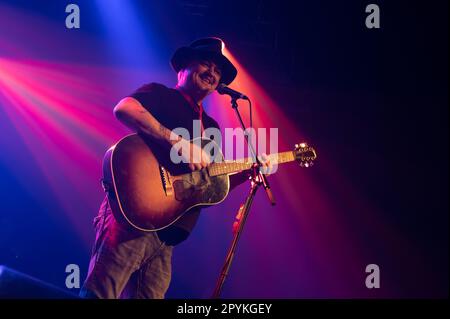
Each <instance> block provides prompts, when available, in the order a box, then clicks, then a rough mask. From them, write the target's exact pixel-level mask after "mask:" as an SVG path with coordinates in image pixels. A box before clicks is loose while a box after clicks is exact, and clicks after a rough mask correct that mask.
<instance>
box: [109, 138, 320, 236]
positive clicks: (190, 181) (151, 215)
mask: <svg viewBox="0 0 450 319" xmlns="http://www.w3.org/2000/svg"><path fill="white" fill-rule="evenodd" d="M191 142H193V143H194V142H196V143H199V142H200V143H199V144H201V146H202V148H203V149H204V150H206V149H208V152H209V153H210V154H211V156H212V158H214V161H213V162H212V163H211V164H210V165H209V166H208V167H206V168H203V169H201V170H197V171H191V170H190V169H189V167H188V165H187V164H184V163H180V164H175V163H174V162H173V161H172V160H171V158H170V155H169V154H170V149H168V148H166V147H163V146H161V145H159V144H157V143H156V142H151V141H148V140H147V139H144V138H143V137H141V136H140V135H139V134H131V135H128V136H125V137H124V138H122V139H121V140H120V141H118V142H117V143H116V144H115V145H113V146H112V147H111V148H110V149H109V150H108V151H107V152H106V154H105V157H104V159H103V186H104V188H105V191H107V193H108V198H109V202H110V205H111V209H112V212H113V215H114V217H115V218H116V219H117V220H118V221H121V222H125V223H127V224H129V225H130V226H132V227H133V228H135V229H138V230H141V231H146V232H148V231H158V230H161V229H163V228H166V227H168V226H170V225H171V224H173V223H175V222H176V221H177V220H178V219H179V218H180V217H181V216H183V214H184V213H186V212H187V211H189V209H191V208H193V207H195V206H211V205H216V204H219V203H220V202H222V201H223V200H224V199H225V198H226V197H227V195H228V192H229V189H230V178H229V175H231V174H234V173H238V172H241V171H244V170H248V169H250V168H251V167H252V165H254V162H253V161H252V160H251V158H247V159H244V160H240V161H224V160H223V155H222V152H221V151H220V148H219V147H218V146H217V144H215V142H214V141H212V140H210V139H206V138H201V139H200V141H198V139H197V141H196V140H195V139H194V140H192V141H191ZM211 145H213V146H217V147H211ZM316 157H317V155H316V152H315V150H314V149H313V148H312V147H310V146H308V145H307V144H306V143H301V144H296V145H295V148H294V150H293V151H288V152H282V153H277V154H270V155H268V158H269V159H270V162H271V163H274V164H275V163H277V164H282V163H288V162H292V161H297V162H299V163H300V166H302V167H309V166H311V165H312V163H313V161H314V160H315V159H316Z"/></svg>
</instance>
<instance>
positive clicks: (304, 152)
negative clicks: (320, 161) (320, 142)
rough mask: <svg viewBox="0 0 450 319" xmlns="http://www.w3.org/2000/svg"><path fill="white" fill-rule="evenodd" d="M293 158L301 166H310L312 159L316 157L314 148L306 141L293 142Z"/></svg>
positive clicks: (312, 162)
mask: <svg viewBox="0 0 450 319" xmlns="http://www.w3.org/2000/svg"><path fill="white" fill-rule="evenodd" d="M294 156H295V160H296V161H297V162H298V163H299V164H300V166H301V167H310V166H312V165H313V164H314V160H315V159H316V158H317V154H316V151H315V150H314V148H312V147H311V146H309V145H308V144H306V143H300V144H295V148H294Z"/></svg>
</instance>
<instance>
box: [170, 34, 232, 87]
mask: <svg viewBox="0 0 450 319" xmlns="http://www.w3.org/2000/svg"><path fill="white" fill-rule="evenodd" d="M202 59H208V60H212V61H214V63H216V64H217V65H218V66H219V68H220V70H221V71H222V76H221V78H220V83H225V84H226V85H228V84H230V83H231V82H233V80H234V78H235V77H236V75H237V70H236V68H235V67H234V65H233V63H231V62H230V60H228V59H227V58H226V57H225V56H224V55H223V53H222V40H221V39H219V38H203V39H199V40H196V41H194V42H192V43H191V44H190V45H189V46H187V47H181V48H179V49H177V50H176V51H175V53H174V54H173V56H172V59H171V60H170V64H171V65H172V68H173V69H174V70H175V72H177V73H178V71H180V70H181V69H183V68H184V67H186V66H187V65H188V64H189V63H190V62H192V61H196V60H202Z"/></svg>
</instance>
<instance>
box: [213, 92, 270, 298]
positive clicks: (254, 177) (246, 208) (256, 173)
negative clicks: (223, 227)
mask: <svg viewBox="0 0 450 319" xmlns="http://www.w3.org/2000/svg"><path fill="white" fill-rule="evenodd" d="M231 106H232V108H233V109H234V110H235V111H236V115H237V117H238V119H239V122H240V124H241V127H242V129H243V130H244V137H245V140H246V142H247V145H248V146H249V148H250V151H251V153H252V156H253V158H254V159H255V161H256V163H253V165H252V168H251V176H250V191H249V193H248V195H247V198H246V199H245V202H244V204H242V205H241V206H240V208H239V211H238V214H237V216H240V218H239V220H238V227H237V230H236V231H235V232H234V236H233V240H232V242H231V246H230V247H229V248H228V252H227V256H226V258H225V262H224V264H223V266H222V271H221V273H220V276H219V279H218V280H217V283H216V287H215V288H214V292H213V295H212V298H214V299H217V298H219V297H220V294H221V292H222V288H223V284H224V283H225V279H226V277H227V275H228V271H229V270H230V267H231V262H232V261H233V257H234V253H235V251H236V247H237V243H238V241H239V238H240V236H241V234H242V231H243V229H244V225H245V221H246V220H247V217H248V214H249V212H250V208H251V205H252V203H253V199H254V198H255V195H256V191H257V190H258V188H259V186H261V185H262V186H263V187H264V189H265V190H266V193H267V196H268V198H269V201H270V203H271V205H275V199H274V197H273V194H272V191H271V189H270V185H269V181H268V180H267V177H266V176H265V175H264V174H262V173H261V171H260V169H259V168H260V167H261V161H260V160H259V159H258V156H257V155H256V151H255V148H254V145H253V144H252V141H251V140H249V138H248V134H247V130H246V127H245V124H244V122H243V121H242V117H241V114H240V113H239V110H238V104H237V99H236V98H235V97H232V99H231Z"/></svg>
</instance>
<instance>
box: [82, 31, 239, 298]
mask: <svg viewBox="0 0 450 319" xmlns="http://www.w3.org/2000/svg"><path fill="white" fill-rule="evenodd" d="M171 65H172V67H173V69H174V70H175V71H176V72H177V74H178V82H177V85H176V87H175V88H174V89H173V88H167V87H165V86H164V85H162V84H157V83H151V84H148V85H144V86H143V87H141V88H139V89H138V90H137V91H136V92H134V93H133V94H131V95H130V96H129V97H126V98H124V99H122V100H121V101H120V102H119V103H118V104H117V106H116V107H115V108H114V115H115V116H116V118H117V119H118V120H119V121H121V122H122V123H124V124H125V125H126V126H128V127H129V128H131V129H133V130H134V131H136V132H138V133H139V134H141V135H142V136H144V137H145V138H148V139H151V140H152V141H156V142H158V143H160V144H161V145H165V146H167V149H168V151H169V150H170V148H171V147H172V146H173V145H174V144H175V143H180V142H183V143H189V146H190V147H191V150H193V151H191V152H184V153H182V156H183V157H184V159H185V161H186V162H188V163H189V167H190V169H191V170H199V169H202V168H205V167H206V166H207V165H208V164H209V161H210V159H209V156H208V154H206V153H205V152H203V150H201V149H199V147H198V146H196V145H194V144H193V143H190V142H189V141H187V140H171V138H170V137H171V134H170V133H171V130H173V129H174V128H177V127H183V128H186V129H187V130H188V131H189V132H190V136H193V133H192V127H193V120H200V121H201V124H202V128H203V129H206V128H209V127H215V128H219V125H218V124H217V122H216V121H215V120H214V119H212V118H211V117H209V116H208V115H207V114H206V113H205V112H204V111H203V107H202V102H203V100H204V99H205V98H206V97H207V96H208V95H209V94H211V93H212V92H213V91H214V90H215V89H216V88H217V86H218V85H219V83H224V84H226V85H228V84H230V83H231V82H232V81H233V80H234V78H235V77H236V75H237V70H236V68H235V67H234V66H233V64H232V63H231V62H230V61H229V60H228V59H227V58H226V57H225V56H224V55H223V54H222V41H221V40H220V39H218V38H205V39H200V40H197V41H195V42H193V43H192V44H191V45H190V46H188V47H182V48H179V49H178V50H176V52H175V53H174V55H173V57H172V59H171ZM196 148H197V149H196ZM196 156H197V158H196ZM230 179H231V185H232V187H233V186H236V185H238V184H239V183H242V182H243V181H245V180H246V176H245V174H236V175H233V176H230ZM199 212H200V210H199V209H196V208H194V209H192V210H190V211H189V212H187V213H186V214H185V215H183V217H182V218H180V219H179V220H178V221H177V222H176V223H175V224H173V225H172V226H170V227H169V228H166V229H164V230H162V231H158V232H148V233H144V232H139V231H137V230H132V229H130V228H127V227H126V226H125V225H123V224H120V223H118V222H117V221H116V220H115V219H114V217H113V215H112V212H111V209H110V205H109V203H108V198H107V197H106V198H105V200H104V201H103V203H102V205H101V207H100V212H99V214H98V216H97V217H96V218H95V219H94V225H95V228H96V240H95V244H94V247H93V253H92V257H91V261H90V265H89V273H88V276H87V279H86V281H85V283H84V286H83V288H82V289H81V292H80V295H81V296H82V297H87V298H120V297H122V298H125V297H126V298H164V295H165V292H166V291H167V289H168V287H169V283H170V279H171V257H172V249H173V246H175V245H177V244H179V243H180V242H182V241H183V240H185V239H186V238H187V237H188V235H189V233H190V232H191V230H192V228H193V227H194V225H195V223H196V221H197V218H198V216H199Z"/></svg>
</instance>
